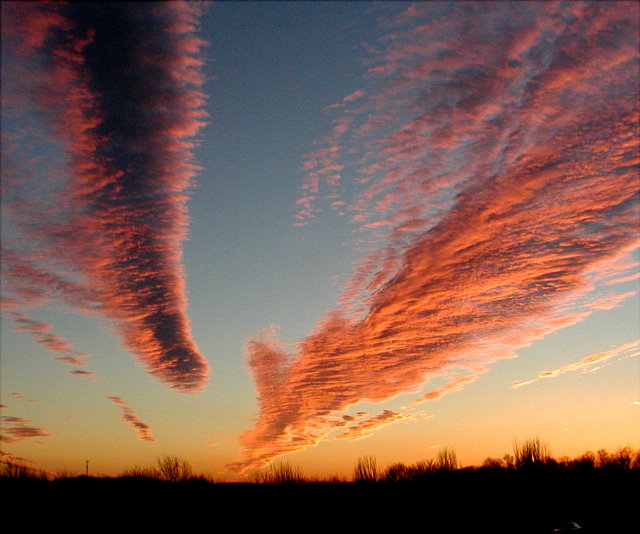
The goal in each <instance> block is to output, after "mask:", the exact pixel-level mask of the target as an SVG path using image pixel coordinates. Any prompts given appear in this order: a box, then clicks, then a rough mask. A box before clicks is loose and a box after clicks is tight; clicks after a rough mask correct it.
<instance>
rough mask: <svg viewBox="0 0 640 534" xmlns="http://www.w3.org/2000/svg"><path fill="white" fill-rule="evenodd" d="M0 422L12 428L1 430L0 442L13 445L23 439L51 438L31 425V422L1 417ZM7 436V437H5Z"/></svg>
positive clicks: (42, 430) (17, 418)
mask: <svg viewBox="0 0 640 534" xmlns="http://www.w3.org/2000/svg"><path fill="white" fill-rule="evenodd" d="M2 421H3V422H5V423H8V424H10V425H12V426H9V427H4V428H3V429H2V432H3V435H2V441H4V442H5V443H15V442H17V441H22V440H25V439H34V438H48V437H51V434H49V433H48V432H47V431H46V430H44V429H43V428H39V427H36V426H32V425H31V421H28V420H26V419H22V418H21V417H16V416H10V415H3V416H2ZM6 434H9V435H6Z"/></svg>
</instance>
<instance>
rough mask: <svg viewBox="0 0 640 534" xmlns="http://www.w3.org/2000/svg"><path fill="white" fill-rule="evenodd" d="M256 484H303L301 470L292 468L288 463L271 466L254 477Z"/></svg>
mask: <svg viewBox="0 0 640 534" xmlns="http://www.w3.org/2000/svg"><path fill="white" fill-rule="evenodd" d="M254 479H255V481H256V482H257V483H258V484H300V483H302V482H305V479H304V475H303V474H302V468H301V467H299V466H292V465H290V464H289V462H281V463H278V464H271V465H270V466H269V467H268V468H267V470H265V471H260V472H258V473H256V474H255V475H254Z"/></svg>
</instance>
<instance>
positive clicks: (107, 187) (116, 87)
mask: <svg viewBox="0 0 640 534" xmlns="http://www.w3.org/2000/svg"><path fill="white" fill-rule="evenodd" d="M200 9H201V6H200V5H199V4H193V3H183V2H166V3H160V4H153V5H152V4H146V3H140V2H138V3H136V2H133V3H123V2H121V3H101V2H97V3H92V4H89V3H82V4H78V3H74V2H69V3H64V2H61V3H46V2H43V3H35V2H10V3H5V4H3V18H5V23H6V24H3V49H4V51H5V55H4V56H5V58H7V62H6V63H7V65H6V68H7V72H6V75H3V113H4V114H6V117H4V118H5V119H7V120H3V131H4V130H6V131H7V132H8V134H7V136H6V139H8V140H9V141H10V142H9V143H7V145H6V150H5V147H4V144H3V168H5V166H6V168H8V169H9V171H10V172H8V173H6V174H5V173H4V172H3V210H5V213H6V214H7V217H6V219H7V223H8V224H7V227H6V229H7V234H6V235H7V239H6V240H5V242H6V243H5V247H6V248H5V250H3V264H4V267H3V268H4V270H5V272H6V273H7V275H6V277H4V278H3V283H5V284H6V286H7V287H6V291H5V295H7V297H6V299H5V301H4V305H5V307H6V308H8V309H11V310H13V311H15V312H20V311H22V312H23V311H24V310H25V309H27V308H30V307H33V306H37V305H40V304H42V303H45V302H47V301H48V300H52V299H56V300H62V301H63V302H64V303H65V304H67V305H70V306H73V307H75V308H76V309H79V310H80V311H83V312H92V313H100V314H102V315H104V316H106V317H108V318H109V319H110V320H112V321H113V323H114V325H115V328H116V330H117V333H118V334H119V335H120V336H121V337H122V339H123V342H124V345H125V346H126V348H127V349H129V350H131V351H132V352H134V353H135V354H136V355H137V356H138V357H139V359H140V360H141V361H142V363H143V364H144V365H145V366H146V368H147V369H148V370H149V372H150V373H152V374H153V375H155V376H157V377H158V378H160V379H161V380H163V381H164V382H166V383H167V384H169V385H170V386H171V387H173V388H177V389H180V390H195V389H198V388H201V387H202V386H203V385H204V383H205V381H206V378H207V374H208V364H207V362H206V360H205V358H204V357H203V356H202V355H201V354H200V352H199V351H198V348H197V347H196V345H195V343H194V342H193V340H192V337H191V332H190V326H189V322H188V318H187V315H186V308H187V301H186V297H185V280H184V272H183V268H182V254H181V243H182V241H183V239H184V238H185V235H186V232H187V222H188V211H187V200H188V197H187V192H188V188H189V186H190V183H191V180H192V178H193V176H194V174H195V173H196V172H197V170H198V167H197V166H196V165H194V163H193V161H192V160H193V154H192V149H193V147H194V141H193V139H194V136H196V135H197V133H198V131H199V130H200V129H201V128H202V127H203V125H204V124H205V121H206V114H205V112H204V111H203V109H202V106H203V104H204V102H205V97H204V95H203V94H202V92H201V91H200V87H201V85H202V83H203V76H202V73H201V65H202V59H201V57H202V48H203V46H204V45H205V43H204V42H203V41H201V40H200V39H199V38H198V37H196V35H195V31H196V29H197V19H198V15H199V13H200ZM5 26H6V31H5ZM17 28H20V30H19V31H18V29H17ZM4 70H5V66H4V65H3V71H4ZM12 74H13V75H16V74H17V75H16V76H13V75H12ZM5 82H6V83H5ZM5 104H6V105H5ZM5 110H6V111H5ZM42 154H46V156H48V157H42ZM60 154H62V155H60ZM52 162H53V163H52ZM26 206H29V207H30V209H25V207H26ZM32 333H33V331H32ZM53 341H54V340H51V342H50V343H49V344H50V345H51V344H53Z"/></svg>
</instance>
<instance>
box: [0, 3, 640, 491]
mask: <svg viewBox="0 0 640 534" xmlns="http://www.w3.org/2000/svg"><path fill="white" fill-rule="evenodd" d="M1 9H2V102H1V104H2V167H1V175H2V190H1V193H2V205H1V212H0V216H1V222H2V224H1V226H0V231H1V238H2V248H1V259H2V279H1V281H2V323H1V327H2V335H1V337H0V348H1V360H0V365H1V371H2V372H1V377H0V384H1V391H0V394H1V400H0V404H1V408H2V429H1V432H0V436H1V440H2V462H3V463H4V464H11V465H19V466H24V467H25V468H28V469H29V470H33V472H44V473H47V474H49V475H51V476H55V475H56V473H65V474H73V475H74V476H78V475H85V474H89V475H94V476H105V477H116V476H119V475H121V474H122V473H126V472H127V471H128V470H129V471H130V470H132V469H133V470H135V469H140V468H142V467H145V466H157V465H158V462H159V461H160V460H161V459H162V458H169V457H171V458H179V459H181V460H183V461H184V462H186V463H187V464H188V465H189V469H192V470H193V472H194V473H199V474H203V475H206V476H207V477H210V479H211V480H216V481H226V482H242V481H251V480H256V477H257V479H259V478H260V476H264V473H268V472H270V471H269V470H270V469H271V470H273V469H274V468H277V466H282V465H287V466H294V467H295V469H296V470H298V469H299V470H300V472H302V473H304V476H305V477H306V478H308V479H310V480H314V479H318V480H320V479H333V478H336V477H337V478H338V479H343V480H351V479H352V478H353V474H354V467H355V466H357V465H358V462H360V461H362V459H363V458H375V460H376V462H377V466H378V468H379V470H380V472H383V471H384V470H385V469H386V468H388V467H389V466H392V465H394V464H403V465H406V466H409V465H414V464H419V463H420V462H424V461H429V462H437V461H439V460H438V458H443V456H442V455H443V454H445V453H446V452H447V451H454V452H455V456H456V462H457V464H458V466H459V467H465V466H475V467H480V466H482V465H483V463H484V462H485V461H486V460H487V459H490V458H503V457H504V455H505V454H514V447H517V446H518V444H522V443H525V442H527V440H533V439H535V440H539V441H540V442H541V443H542V444H544V447H545V450H547V448H548V452H549V454H550V456H551V457H552V458H554V459H556V460H558V459H561V458H565V460H567V459H576V458H578V457H581V456H582V455H584V454H585V453H587V452H591V453H593V454H595V455H597V454H598V451H607V452H608V453H610V454H615V453H616V452H618V451H623V450H627V449H628V450H631V451H640V417H639V415H640V390H639V389H638V384H639V382H638V379H639V378H640V366H639V362H640V359H639V358H638V356H639V355H640V269H639V267H640V250H639V249H640V203H639V197H640V195H639V193H640V174H639V168H638V159H639V155H640V141H639V137H638V134H639V133H640V128H639V126H640V118H639V111H640V109H639V102H640V95H639V89H638V88H639V86H640V54H639V49H640V26H639V24H638V20H640V4H638V3H637V2H632V1H604V2H594V1H572V2H564V1H558V2H556V1H552V2H515V1H514V2H510V1H497V2H473V1H472V2H456V1H449V2H447V1H432V2H408V1H406V2H405V1H400V2H373V1H371V2H369V1H364V2H350V1H344V2H302V1H300V2H260V1H256V2H233V1H232V2H181V1H171V2H119V3H111V2H52V3H50V2H16V1H8V2H3V3H2V8H1ZM601 455H604V452H603V453H602V454H601ZM603 457H604V456H603ZM567 461H568V460H567ZM639 461H640V460H639ZM283 462H284V464H283ZM434 465H435V464H434ZM274 466H275V467H274ZM260 473H263V475H260Z"/></svg>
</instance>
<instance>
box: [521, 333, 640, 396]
mask: <svg viewBox="0 0 640 534" xmlns="http://www.w3.org/2000/svg"><path fill="white" fill-rule="evenodd" d="M636 356H640V340H636V341H632V342H631V343H625V344H624V345H620V346H619V347H614V348H612V349H609V350H605V351H602V352H597V353H595V354H590V355H589V356H586V357H584V358H582V359H581V360H579V361H577V362H573V363H568V364H567V365H563V366H562V367H559V368H557V369H552V370H551V371H541V372H540V373H539V374H538V376H537V377H536V378H532V379H530V380H523V381H521V382H515V383H514V384H512V385H511V389H517V388H520V387H522V386H526V385H528V384H532V383H533V382H537V381H538V380H542V379H543V378H554V377H557V376H560V375H562V374H564V373H569V372H572V371H579V370H590V371H594V370H596V369H597V368H598V367H599V366H600V365H601V364H603V363H604V362H606V361H607V360H610V359H612V358H619V357H624V358H634V357H636Z"/></svg>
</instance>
